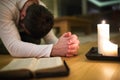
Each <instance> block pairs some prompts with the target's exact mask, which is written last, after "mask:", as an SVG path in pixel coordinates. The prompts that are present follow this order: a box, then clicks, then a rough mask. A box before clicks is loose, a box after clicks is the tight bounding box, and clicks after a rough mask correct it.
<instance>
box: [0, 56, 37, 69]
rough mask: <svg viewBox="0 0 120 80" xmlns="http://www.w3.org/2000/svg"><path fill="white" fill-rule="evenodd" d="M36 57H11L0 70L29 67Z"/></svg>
mask: <svg viewBox="0 0 120 80" xmlns="http://www.w3.org/2000/svg"><path fill="white" fill-rule="evenodd" d="M36 60H37V59H35V58H24V59H23V58H19V59H13V60H12V61H11V62H10V63H9V64H8V65H6V66H5V67H4V68H2V69H1V70H0V71H6V70H18V69H30V68H31V67H33V66H34V64H36V63H35V62H37V61H36Z"/></svg>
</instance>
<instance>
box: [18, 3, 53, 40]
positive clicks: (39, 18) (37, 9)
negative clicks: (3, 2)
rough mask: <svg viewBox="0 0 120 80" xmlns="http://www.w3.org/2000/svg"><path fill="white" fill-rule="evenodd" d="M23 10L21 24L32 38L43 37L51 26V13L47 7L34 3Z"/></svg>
mask: <svg viewBox="0 0 120 80" xmlns="http://www.w3.org/2000/svg"><path fill="white" fill-rule="evenodd" d="M25 11H26V12H25V15H24V17H23V18H21V20H20V23H21V26H22V27H24V29H25V31H26V32H27V33H28V34H29V35H31V36H32V37H34V38H37V39H39V38H42V37H44V36H45V35H46V34H47V33H48V32H49V31H50V30H51V28H52V26H53V19H54V18H53V15H52V14H51V13H50V11H48V9H46V8H45V7H43V6H42V5H38V4H36V3H33V4H31V5H30V6H28V7H27V9H26V10H25Z"/></svg>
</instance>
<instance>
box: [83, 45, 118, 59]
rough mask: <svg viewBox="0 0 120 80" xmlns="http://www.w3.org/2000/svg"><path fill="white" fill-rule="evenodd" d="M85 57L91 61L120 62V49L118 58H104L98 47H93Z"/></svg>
mask: <svg viewBox="0 0 120 80" xmlns="http://www.w3.org/2000/svg"><path fill="white" fill-rule="evenodd" d="M85 56H86V58H87V59H90V60H108V61H120V48H118V56H103V55H102V54H99V53H98V48H97V47H92V48H91V49H90V50H89V51H88V53H87V54H86V55H85Z"/></svg>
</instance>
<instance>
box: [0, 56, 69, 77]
mask: <svg viewBox="0 0 120 80" xmlns="http://www.w3.org/2000/svg"><path fill="white" fill-rule="evenodd" d="M67 75H69V67H68V66H67V64H66V62H65V61H64V60H62V58H61V57H50V58H16V59H13V60H12V61H11V62H10V63H9V64H7V65H6V66H5V67H3V68H2V69H0V79H6V78H7V79H28V78H45V77H60V76H67Z"/></svg>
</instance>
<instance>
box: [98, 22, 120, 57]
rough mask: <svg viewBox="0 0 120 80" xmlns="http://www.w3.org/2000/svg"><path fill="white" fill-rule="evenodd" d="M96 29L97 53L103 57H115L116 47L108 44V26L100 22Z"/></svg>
mask: <svg viewBox="0 0 120 80" xmlns="http://www.w3.org/2000/svg"><path fill="white" fill-rule="evenodd" d="M97 29H98V53H100V54H103V55H105V56H117V54H118V45H116V44H114V43H112V42H110V34H109V32H110V31H109V30H110V29H109V24H106V23H105V20H103V21H102V24H98V25H97Z"/></svg>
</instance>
